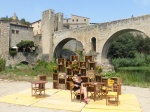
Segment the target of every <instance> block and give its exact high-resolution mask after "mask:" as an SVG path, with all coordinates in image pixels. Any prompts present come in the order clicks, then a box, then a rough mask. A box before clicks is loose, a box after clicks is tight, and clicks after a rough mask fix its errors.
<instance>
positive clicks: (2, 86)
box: [0, 79, 150, 112]
mask: <svg viewBox="0 0 150 112" xmlns="http://www.w3.org/2000/svg"><path fill="white" fill-rule="evenodd" d="M30 87H31V84H30V83H29V82H23V81H21V82H20V81H19V82H17V81H7V80H1V79H0V97H2V96H6V95H8V94H13V93H16V92H19V91H22V90H24V89H28V88H30ZM46 88H52V83H51V82H49V83H47V84H46ZM122 93H128V94H135V95H136V97H137V98H138V101H139V103H140V105H141V108H142V112H150V88H140V87H130V86H122ZM0 112H66V111H62V110H51V109H45V108H38V107H31V106H22V105H14V104H7V103H0Z"/></svg>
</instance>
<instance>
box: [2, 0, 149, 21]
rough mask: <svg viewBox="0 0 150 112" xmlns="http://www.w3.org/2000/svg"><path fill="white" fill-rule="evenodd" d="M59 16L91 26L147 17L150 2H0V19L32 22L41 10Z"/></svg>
mask: <svg viewBox="0 0 150 112" xmlns="http://www.w3.org/2000/svg"><path fill="white" fill-rule="evenodd" d="M48 9H53V10H55V13H57V12H62V13H63V14H64V17H65V18H66V17H67V18H70V16H71V14H74V15H79V16H83V17H88V18H90V22H91V23H102V22H108V21H114V20H118V19H124V18H130V17H131V16H132V15H133V16H142V15H146V14H150V0H0V17H6V16H8V17H12V16H13V14H14V13H16V14H17V16H18V18H19V19H22V18H25V19H26V21H29V22H35V21H37V20H39V19H41V17H42V12H43V11H44V10H48Z"/></svg>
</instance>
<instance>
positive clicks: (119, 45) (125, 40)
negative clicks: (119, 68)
mask: <svg viewBox="0 0 150 112" xmlns="http://www.w3.org/2000/svg"><path fill="white" fill-rule="evenodd" d="M135 41H136V40H135V38H134V36H133V35H132V34H131V33H124V34H122V35H120V36H119V37H118V38H117V39H116V40H115V41H114V42H112V44H111V46H110V48H109V51H108V57H111V58H134V57H135V52H136V48H137V43H136V42H135Z"/></svg>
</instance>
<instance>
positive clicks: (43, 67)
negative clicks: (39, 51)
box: [34, 60, 57, 75]
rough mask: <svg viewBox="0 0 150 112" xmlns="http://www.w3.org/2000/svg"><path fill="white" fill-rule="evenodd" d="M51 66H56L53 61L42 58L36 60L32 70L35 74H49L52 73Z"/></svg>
mask: <svg viewBox="0 0 150 112" xmlns="http://www.w3.org/2000/svg"><path fill="white" fill-rule="evenodd" d="M53 66H57V64H56V63H54V62H46V61H44V60H38V62H37V65H36V66H35V67H34V70H35V72H36V73H37V74H45V75H50V74H52V73H53Z"/></svg>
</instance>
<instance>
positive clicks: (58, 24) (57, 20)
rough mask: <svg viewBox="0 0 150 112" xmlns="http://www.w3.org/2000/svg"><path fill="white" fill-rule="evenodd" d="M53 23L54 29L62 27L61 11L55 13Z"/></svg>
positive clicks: (57, 29)
mask: <svg viewBox="0 0 150 112" xmlns="http://www.w3.org/2000/svg"><path fill="white" fill-rule="evenodd" d="M54 21H55V25H54V28H55V29H54V31H59V30H62V29H63V13H57V14H55V20H54Z"/></svg>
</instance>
